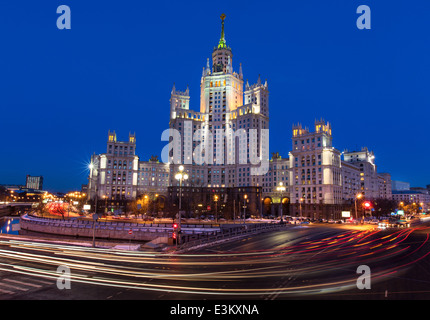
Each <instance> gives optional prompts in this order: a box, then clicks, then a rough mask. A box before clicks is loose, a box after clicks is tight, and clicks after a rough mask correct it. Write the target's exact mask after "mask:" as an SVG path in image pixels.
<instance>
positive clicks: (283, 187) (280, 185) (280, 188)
mask: <svg viewBox="0 0 430 320" xmlns="http://www.w3.org/2000/svg"><path fill="white" fill-rule="evenodd" d="M276 190H277V191H280V192H281V221H282V218H283V217H282V216H283V210H282V192H283V191H285V190H286V188H285V186H284V184H283V183H282V181H281V182H279V185H278V186H277V187H276Z"/></svg>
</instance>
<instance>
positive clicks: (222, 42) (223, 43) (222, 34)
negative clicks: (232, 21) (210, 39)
mask: <svg viewBox="0 0 430 320" xmlns="http://www.w3.org/2000/svg"><path fill="white" fill-rule="evenodd" d="M220 18H221V39H220V40H219V44H218V48H225V47H226V44H225V37H224V19H225V14H224V13H223V14H222V15H221V17H220Z"/></svg>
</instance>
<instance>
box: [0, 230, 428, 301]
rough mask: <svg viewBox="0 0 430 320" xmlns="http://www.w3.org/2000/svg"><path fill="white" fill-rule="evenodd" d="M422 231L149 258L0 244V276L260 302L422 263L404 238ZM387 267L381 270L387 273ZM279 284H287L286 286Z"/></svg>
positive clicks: (419, 247) (421, 253)
mask: <svg viewBox="0 0 430 320" xmlns="http://www.w3.org/2000/svg"><path fill="white" fill-rule="evenodd" d="M417 231H425V232H428V228H427V227H417V228H411V229H402V230H398V231H395V232H390V233H388V234H387V232H382V231H379V230H365V231H358V230H352V231H351V230H347V231H341V232H340V234H335V235H332V236H329V237H325V238H324V239H315V240H310V241H309V240H306V241H301V242H298V243H295V244H291V245H285V246H282V247H280V248H276V249H272V248H271V249H266V250H255V251H238V252H222V251H221V252H214V253H212V252H211V253H188V254H184V253H154V252H141V251H136V252H130V251H123V250H112V249H102V248H90V247H79V246H73V245H60V244H50V243H41V242H36V241H24V240H10V239H9V240H0V270H1V271H7V272H12V273H17V274H22V275H26V276H32V277H41V278H48V279H52V280H56V279H57V278H58V277H59V274H58V273H57V272H56V270H57V267H58V266H60V265H64V266H68V267H69V268H70V269H71V281H72V283H73V282H79V283H82V284H89V285H95V286H109V287H114V288H128V289H133V290H149V291H159V292H174V293H178V294H190V295H208V296H210V295H215V296H217V295H226V296H241V297H250V296H251V297H252V296H262V295H263V296H264V295H265V296H268V295H273V296H274V297H281V298H282V297H288V296H292V295H298V296H299V295H309V294H312V295H314V294H324V293H329V292H338V291H341V290H348V289H352V288H355V287H356V281H357V278H358V275H357V273H356V269H357V267H358V266H359V265H363V264H364V265H369V266H372V281H383V280H384V279H388V278H392V277H393V276H395V275H398V274H401V273H402V272H404V271H406V270H407V269H408V268H409V267H410V266H411V265H412V264H414V263H416V262H418V261H420V260H421V259H423V258H424V257H426V256H427V255H428V254H429V252H428V251H426V250H424V246H425V245H426V244H428V242H429V235H428V234H427V236H426V237H425V238H424V239H423V240H422V241H421V242H419V243H414V244H409V243H408V242H407V240H408V238H409V237H410V236H411V235H412V234H413V233H414V232H417ZM387 266H388V267H387ZM285 277H289V278H291V279H292V280H290V281H289V282H286V281H284V280H282V281H281V279H284V278H285Z"/></svg>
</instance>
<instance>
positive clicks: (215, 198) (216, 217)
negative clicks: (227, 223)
mask: <svg viewBox="0 0 430 320" xmlns="http://www.w3.org/2000/svg"><path fill="white" fill-rule="evenodd" d="M214 201H215V222H216V223H218V195H214Z"/></svg>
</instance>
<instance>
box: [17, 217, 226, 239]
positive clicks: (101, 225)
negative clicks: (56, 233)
mask: <svg viewBox="0 0 430 320" xmlns="http://www.w3.org/2000/svg"><path fill="white" fill-rule="evenodd" d="M21 219H22V220H24V221H27V222H30V223H32V224H34V225H43V226H53V227H65V228H83V229H87V228H95V229H96V230H117V231H129V230H132V231H133V232H151V233H152V232H154V233H164V234H165V233H168V232H170V231H172V224H170V223H137V222H120V221H97V222H94V221H92V220H79V219H57V218H49V217H39V216H35V215H31V214H27V215H23V216H21ZM182 230H183V232H184V234H187V235H194V234H214V233H216V232H218V231H219V230H220V226H219V225H208V224H205V225H198V224H182Z"/></svg>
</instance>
